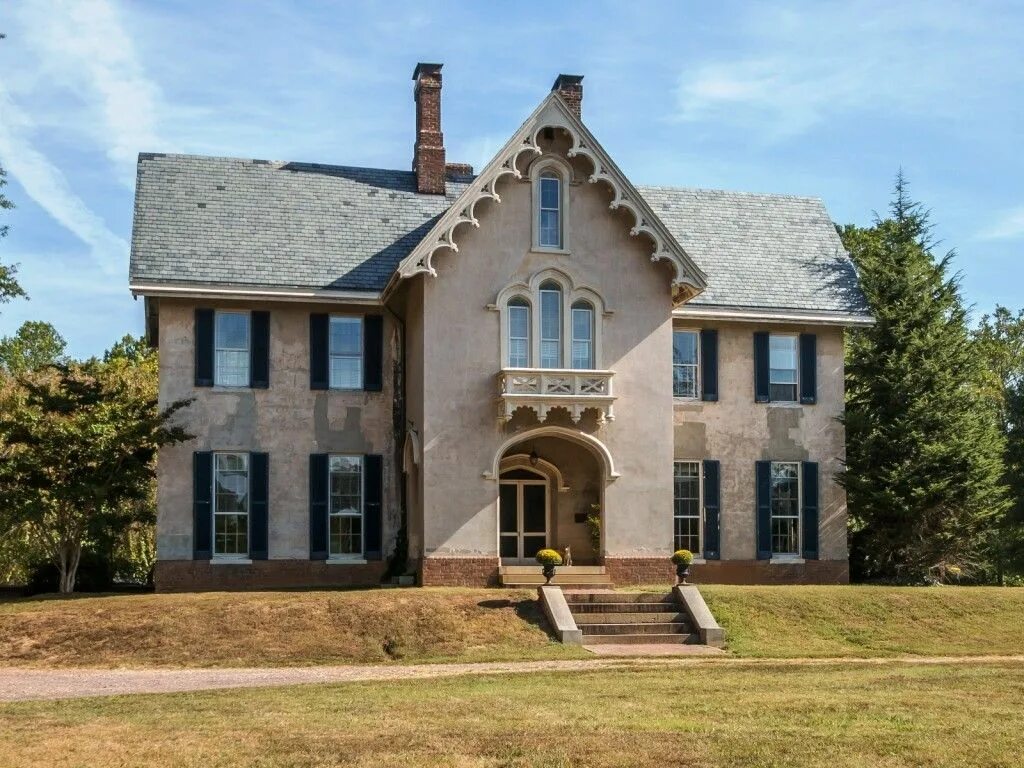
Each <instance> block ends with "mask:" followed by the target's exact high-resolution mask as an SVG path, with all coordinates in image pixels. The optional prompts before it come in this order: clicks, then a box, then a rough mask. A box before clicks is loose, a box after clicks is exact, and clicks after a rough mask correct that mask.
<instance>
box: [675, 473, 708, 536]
mask: <svg viewBox="0 0 1024 768" xmlns="http://www.w3.org/2000/svg"><path fill="white" fill-rule="evenodd" d="M674 501H675V544H674V548H675V549H688V550H690V551H691V552H693V553H694V554H697V553H698V552H700V510H701V499H700V462H699V461H677V462H675V491H674Z"/></svg>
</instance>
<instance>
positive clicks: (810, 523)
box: [802, 461, 819, 560]
mask: <svg viewBox="0 0 1024 768" xmlns="http://www.w3.org/2000/svg"><path fill="white" fill-rule="evenodd" d="M802 469H803V475H804V478H803V481H804V487H803V496H804V508H803V513H802V517H803V529H804V531H803V533H804V558H805V559H807V560H817V559H818V518H819V514H818V509H819V507H818V504H819V501H818V464H817V462H814V461H805V462H803V467H802Z"/></svg>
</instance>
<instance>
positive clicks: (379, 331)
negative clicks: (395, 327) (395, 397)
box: [363, 315, 384, 392]
mask: <svg viewBox="0 0 1024 768" xmlns="http://www.w3.org/2000/svg"><path fill="white" fill-rule="evenodd" d="M383 388H384V318H383V317H382V316H381V315H367V316H366V317H364V318H363V389H365V390H366V391H367V392H380V391H381V390H382V389H383Z"/></svg>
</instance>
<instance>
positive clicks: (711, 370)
mask: <svg viewBox="0 0 1024 768" xmlns="http://www.w3.org/2000/svg"><path fill="white" fill-rule="evenodd" d="M700 387H701V395H700V396H701V399H702V400H707V401H709V402H714V401H716V400H718V331H716V330H715V329H713V328H705V329H704V330H702V331H701V332H700Z"/></svg>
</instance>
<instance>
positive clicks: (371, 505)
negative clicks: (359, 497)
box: [363, 454, 384, 560]
mask: <svg viewBox="0 0 1024 768" xmlns="http://www.w3.org/2000/svg"><path fill="white" fill-rule="evenodd" d="M383 497H384V458H383V457H382V456H377V455H373V454H370V455H367V456H364V457H363V535H364V536H365V541H364V542H363V553H364V555H363V556H364V557H365V558H366V559H367V560H380V559H381V556H382V550H383V545H382V543H381V502H382V501H383Z"/></svg>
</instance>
